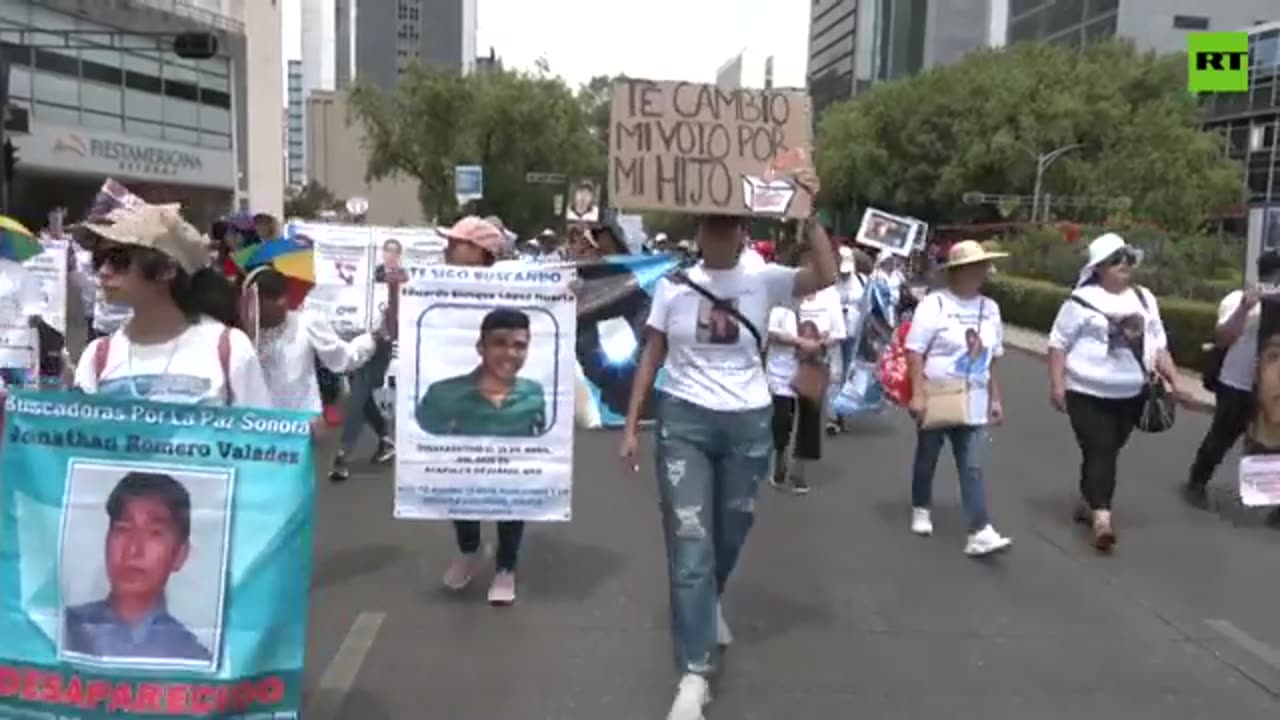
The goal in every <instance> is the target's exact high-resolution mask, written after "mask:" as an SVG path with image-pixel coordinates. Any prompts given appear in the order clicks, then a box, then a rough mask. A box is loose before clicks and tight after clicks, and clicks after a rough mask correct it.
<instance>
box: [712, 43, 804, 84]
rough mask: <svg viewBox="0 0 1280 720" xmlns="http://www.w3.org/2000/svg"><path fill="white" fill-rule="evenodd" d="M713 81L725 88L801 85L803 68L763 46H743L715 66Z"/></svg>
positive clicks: (802, 82)
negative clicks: (772, 53)
mask: <svg viewBox="0 0 1280 720" xmlns="http://www.w3.org/2000/svg"><path fill="white" fill-rule="evenodd" d="M715 82H716V85H717V86H719V87H721V88H724V89H726V90H729V89H734V88H752V89H770V88H800V87H804V71H803V70H802V69H801V68H799V67H793V66H791V65H789V64H788V63H786V62H785V61H782V60H779V59H778V58H777V57H775V56H774V55H771V54H769V53H767V52H765V51H763V50H757V49H754V48H747V49H744V50H742V51H741V52H739V53H738V54H737V55H734V56H733V57H731V58H729V59H728V60H727V61H725V63H724V64H722V65H721V66H720V67H719V68H718V69H717V70H716V80H715Z"/></svg>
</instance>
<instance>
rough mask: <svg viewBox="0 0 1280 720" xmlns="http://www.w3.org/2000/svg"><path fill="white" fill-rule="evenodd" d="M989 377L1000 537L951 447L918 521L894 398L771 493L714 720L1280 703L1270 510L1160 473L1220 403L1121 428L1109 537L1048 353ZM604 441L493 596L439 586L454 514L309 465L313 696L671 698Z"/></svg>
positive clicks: (652, 537)
mask: <svg viewBox="0 0 1280 720" xmlns="http://www.w3.org/2000/svg"><path fill="white" fill-rule="evenodd" d="M1004 382H1005V387H1006V395H1007V399H1006V405H1007V414H1008V424H1007V425H1006V426H1005V427H1003V428H1000V429H998V430H997V431H996V432H995V433H994V435H993V437H992V440H991V444H990V447H989V450H990V452H989V455H988V460H987V472H988V475H987V483H988V488H989V496H990V504H991V509H992V513H993V517H994V519H995V522H996V525H997V527H998V528H999V529H1000V530H1001V531H1002V532H1003V533H1005V534H1007V535H1010V536H1011V537H1012V538H1013V539H1014V546H1013V549H1012V550H1011V552H1010V553H1008V554H1006V555H1004V556H1002V557H999V558H996V559H993V560H988V561H974V560H971V559H968V558H966V557H965V556H964V555H963V554H962V552H961V550H962V546H963V541H964V538H963V533H964V530H963V520H962V514H961V512H960V508H959V500H958V492H957V485H956V481H955V473H954V471H953V469H952V468H951V467H950V459H949V456H946V455H944V458H943V462H942V463H941V464H940V470H939V477H938V485H937V486H938V492H937V493H936V495H937V507H936V508H935V523H936V525H937V530H936V532H935V535H934V536H933V537H932V538H929V539H922V538H918V537H915V536H913V535H911V534H910V533H909V532H908V530H907V521H908V518H907V514H908V501H907V491H908V468H909V463H910V458H911V452H912V446H913V436H912V432H911V430H910V428H909V426H908V424H907V423H906V422H905V420H904V419H903V418H902V417H900V416H898V415H897V414H896V413H890V414H887V415H886V416H884V417H882V418H879V419H876V420H871V421H867V422H864V423H862V424H861V425H860V426H859V427H857V428H856V429H855V430H854V431H853V432H851V433H849V434H847V435H845V436H842V437H839V438H836V439H834V440H833V441H831V442H829V443H828V445H827V447H826V458H825V459H824V461H823V462H822V463H821V466H820V471H819V472H817V473H814V475H813V476H812V477H813V482H814V486H815V488H814V492H813V493H812V494H811V495H809V496H808V497H792V496H789V495H783V494H780V493H777V492H775V491H773V490H771V489H769V488H767V487H766V488H764V489H763V490H762V494H761V497H762V500H763V501H762V502H761V503H760V504H759V505H758V508H759V522H758V524H757V527H756V530H755V532H754V534H753V536H752V538H751V540H750V543H749V546H748V548H747V551H746V554H745V559H744V561H743V564H742V566H741V569H740V572H739V573H738V575H737V577H736V579H735V580H734V582H733V583H732V585H731V587H730V590H729V593H728V595H727V599H726V608H727V615H728V618H729V622H730V623H731V625H732V626H733V628H734V631H735V634H736V636H737V644H735V645H734V647H733V648H732V650H731V651H730V654H729V656H728V658H727V662H726V667H725V670H724V672H723V674H722V677H721V678H720V680H719V681H718V683H717V702H716V703H715V705H713V707H712V709H711V711H710V715H709V717H710V718H712V720H727V719H732V720H755V719H760V720H778V719H779V718H784V717H792V718H822V717H873V718H878V719H888V718H912V719H916V718H927V717H948V718H950V719H951V720H964V719H967V718H974V719H975V720H1004V719H1006V718H1008V719H1010V720H1012V719H1013V718H1017V719H1018V720H1025V719H1027V718H1035V719H1041V718H1043V719H1050V718H1063V719H1064V720H1065V719H1067V718H1071V719H1072V720H1075V719H1076V718H1080V717H1095V718H1108V719H1109V718H1126V719H1129V720H1143V719H1146V718H1151V719H1153V720H1154V719H1156V718H1159V719H1160V720H1168V719H1170V718H1175V719H1176V718H1209V717H1212V716H1222V717H1230V718H1233V720H1246V719H1248V718H1267V719H1268V720H1271V719H1273V718H1275V717H1277V713H1280V650H1277V648H1280V623H1277V621H1276V613H1275V608H1276V599H1277V597H1280V552H1277V549H1280V532H1276V531H1274V530H1271V529H1268V528H1266V527H1265V526H1264V525H1263V523H1262V518H1261V514H1259V513H1255V512H1248V511H1245V510H1243V509H1241V508H1239V507H1238V505H1236V504H1235V501H1234V499H1233V497H1232V494H1231V492H1230V490H1228V489H1225V486H1229V485H1230V484H1231V483H1232V482H1233V481H1234V473H1233V472H1231V471H1230V470H1229V469H1228V470H1227V471H1224V472H1220V475H1219V480H1218V482H1219V483H1221V485H1222V486H1223V489H1221V490H1220V491H1219V492H1218V493H1216V495H1217V500H1218V504H1219V508H1218V511H1216V512H1203V511H1197V510H1193V509H1191V508H1188V507H1186V506H1184V505H1183V504H1182V503H1181V501H1180V499H1179V498H1178V496H1177V494H1176V492H1175V487H1176V485H1177V483H1178V482H1180V481H1181V479H1182V478H1183V477H1184V476H1185V471H1186V466H1187V464H1188V462H1189V461H1190V456H1191V454H1192V453H1193V452H1194V450H1195V447H1196V445H1197V443H1198V442H1199V439H1200V436H1201V435H1202V433H1203V432H1204V429H1205V427H1206V425H1207V420H1208V418H1207V417H1205V416H1202V415H1195V414H1191V413H1185V414H1183V415H1182V416H1181V417H1180V418H1179V421H1178V425H1177V427H1176V428H1174V429H1173V430H1172V431H1170V432H1169V433H1167V434H1165V435H1162V436H1142V437H1135V439H1134V441H1133V442H1132V443H1131V445H1130V446H1129V448H1128V449H1127V451H1126V453H1125V455H1124V457H1123V461H1122V473H1123V476H1122V478H1121V487H1120V491H1119V494H1118V498H1117V505H1116V523H1117V532H1118V533H1119V540H1120V542H1119V545H1118V547H1117V551H1116V553H1115V554H1114V555H1113V556H1111V557H1099V556H1097V555H1095V553H1094V552H1093V551H1092V550H1091V549H1090V548H1089V547H1088V546H1086V544H1085V542H1084V538H1083V536H1082V535H1081V533H1080V531H1079V530H1078V529H1077V528H1075V527H1073V525H1072V524H1071V522H1070V518H1069V510H1070V507H1071V502H1072V499H1073V497H1074V488H1075V485H1076V479H1075V478H1076V469H1077V463H1078V455H1077V451H1076V449H1075V446H1074V442H1073V440H1072V438H1071V434H1070V431H1069V429H1068V427H1067V422H1066V418H1065V417H1063V416H1061V415H1058V414H1056V413H1054V412H1053V411H1052V410H1051V409H1049V407H1048V403H1047V399H1046V387H1045V381H1044V368H1043V365H1042V364H1041V363H1039V362H1038V361H1036V360H1033V359H1030V358H1027V357H1022V356H1011V357H1010V358H1008V359H1007V361H1006V362H1005V363H1004ZM616 443H617V435H616V434H615V433H611V432H580V433H579V434H578V437H577V447H576V467H577V468H578V472H577V477H576V483H575V484H576V492H575V498H574V513H575V518H574V521H573V522H572V523H569V524H561V525H541V526H537V527H533V528H531V529H530V531H529V532H528V533H527V535H526V542H525V549H524V553H523V556H522V561H521V570H520V585H521V587H520V590H521V594H520V601H519V603H518V604H517V605H516V606H515V607H512V608H507V609H496V608H491V607H489V606H488V605H487V604H486V603H485V602H484V592H485V588H486V587H487V578H483V579H482V580H481V581H480V582H478V583H477V584H476V585H475V586H474V587H473V588H472V589H471V590H469V591H468V592H466V593H465V594H464V595H463V596H461V597H455V596H450V595H448V594H446V593H445V592H444V591H442V590H440V589H439V578H440V575H441V573H442V572H443V570H444V567H445V565H446V564H447V562H448V560H449V559H450V557H451V553H452V536H451V532H450V530H449V528H448V526H447V525H446V524H444V523H425V522H411V521H395V520H392V518H391V503H392V499H391V485H392V481H391V473H390V470H389V469H381V470H375V469H373V468H369V467H367V466H359V465H358V466H357V467H356V472H355V474H354V475H353V477H352V479H351V480H350V481H349V482H347V483H346V484H343V485H330V484H329V483H328V482H327V481H325V480H323V479H321V480H319V481H318V482H319V486H318V487H319V493H318V495H319V501H318V508H317V517H316V547H315V571H314V581H313V582H314V591H313V594H312V601H311V615H310V626H311V628H312V629H311V633H310V641H309V647H308V687H309V688H310V690H309V694H308V698H307V702H308V706H307V708H306V711H307V712H306V714H305V715H304V717H306V718H307V720H328V719H329V718H349V719H350V720H383V719H384V718H394V719H396V720H402V719H404V718H449V719H450V720H491V719H492V718H512V719H514V720H600V719H602V718H607V719H609V720H652V719H654V718H662V717H665V713H666V710H667V706H668V703H669V702H670V699H671V693H672V690H673V681H674V677H673V674H672V673H673V671H672V669H671V667H670V660H669V657H670V652H669V649H668V648H669V643H668V637H667V623H666V617H667V601H666V579H665V571H664V566H663V559H662V558H663V555H662V539H661V536H660V532H659V521H658V514H657V510H656V491H655V487H654V479H653V475H652V468H651V467H643V468H642V470H641V474H640V475H638V476H637V475H630V474H628V473H624V472H622V471H621V468H619V466H618V464H617V462H616V461H615V460H614V457H615V448H616ZM1230 467H1233V463H1232V461H1231V460H1229V461H1228V468H1230ZM486 532H487V533H491V528H488V527H487V528H486ZM488 537H489V538H490V540H491V538H492V535H491V534H490V535H489V536H488Z"/></svg>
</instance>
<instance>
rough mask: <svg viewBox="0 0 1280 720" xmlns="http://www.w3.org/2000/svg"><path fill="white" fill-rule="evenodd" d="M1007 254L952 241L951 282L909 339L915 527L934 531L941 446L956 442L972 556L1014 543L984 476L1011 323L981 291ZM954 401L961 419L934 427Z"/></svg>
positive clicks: (923, 307) (999, 412)
mask: <svg viewBox="0 0 1280 720" xmlns="http://www.w3.org/2000/svg"><path fill="white" fill-rule="evenodd" d="M1006 256H1007V255H1006V253H998V252H991V251H989V250H987V249H985V248H983V247H982V245H981V244H980V243H978V242H976V241H974V240H964V241H961V242H958V243H956V244H955V245H953V246H952V248H951V251H950V252H949V253H948V255H947V262H946V263H945V264H943V265H942V269H943V270H944V271H945V272H946V286H945V287H943V288H942V289H940V290H935V291H934V292H932V293H929V295H927V296H926V297H925V298H924V299H923V300H921V301H920V304H919V305H917V306H916V309H915V314H914V315H913V316H912V318H911V329H910V330H908V331H907V338H906V342H905V343H904V345H905V346H906V350H907V366H908V372H909V373H910V375H911V388H912V395H911V403H910V405H909V409H910V412H911V414H912V416H914V417H915V418H916V420H917V422H919V423H920V427H919V428H918V429H917V432H916V452H915V460H914V462H913V463H912V469H911V507H912V510H911V532H913V533H915V534H917V535H925V536H927V535H932V534H933V520H932V518H931V517H930V513H929V508H930V506H931V505H932V503H933V476H934V473H935V471H936V470H937V467H938V456H939V455H940V454H941V453H942V445H943V443H944V442H946V441H947V440H950V441H951V454H952V455H953V456H954V457H955V461H956V475H957V476H959V478H960V500H961V503H962V504H963V505H964V510H965V514H966V515H968V521H969V535H968V541H967V542H966V543H965V546H964V552H965V554H966V555H969V556H981V555H990V554H991V553H994V552H998V551H1001V550H1004V549H1005V548H1008V547H1009V545H1010V544H1011V542H1012V541H1011V540H1009V538H1007V537H1003V536H1002V535H1000V533H998V532H996V529H995V528H994V527H992V525H991V520H990V518H989V516H988V513H987V492H986V488H985V486H984V484H983V477H982V455H983V451H984V450H985V449H986V444H987V433H986V428H987V425H988V424H989V423H990V424H995V425H998V424H1000V423H1001V422H1003V420H1004V405H1003V401H1002V397H1001V392H1000V383H999V381H998V380H997V378H996V374H995V368H996V364H997V361H998V360H999V358H1000V357H1001V356H1002V355H1004V329H1003V328H1004V326H1003V323H1002V322H1001V320H1000V305H999V304H997V303H996V301H995V300H992V299H991V298H989V297H987V296H985V295H983V294H982V285H983V284H984V283H985V282H986V280H987V277H988V276H989V275H990V273H991V261H992V260H995V259H997V258H1002V257H1006ZM955 388H962V390H956V389H955ZM951 399H954V400H956V401H958V402H960V403H963V405H962V406H958V407H956V408H953V409H955V410H956V411H957V412H956V417H954V418H953V419H951V420H950V421H949V422H947V423H945V424H941V423H939V424H936V425H935V422H936V421H938V420H940V418H941V415H942V410H943V408H942V406H943V404H946V403H947V402H948V400H951ZM935 413H936V415H935Z"/></svg>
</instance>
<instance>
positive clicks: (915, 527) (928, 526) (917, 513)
mask: <svg viewBox="0 0 1280 720" xmlns="http://www.w3.org/2000/svg"><path fill="white" fill-rule="evenodd" d="M911 532H913V533H915V534H917V535H925V536H928V535H932V534H933V521H932V520H930V519H929V508H911Z"/></svg>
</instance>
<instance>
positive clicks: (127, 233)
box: [83, 204, 209, 274]
mask: <svg viewBox="0 0 1280 720" xmlns="http://www.w3.org/2000/svg"><path fill="white" fill-rule="evenodd" d="M181 208H182V206H181V205H177V204H172V205H143V206H142V207H137V208H121V209H118V210H114V211H112V212H111V213H110V214H109V215H107V217H106V220H107V221H108V222H92V223H85V224H84V226H83V227H84V228H85V229H86V230H89V231H90V232H92V233H93V234H95V235H98V236H100V237H102V238H104V239H106V240H109V241H111V242H115V243H120V244H121V245H133V246H135V247H144V248H150V249H152V250H155V251H156V252H158V253H160V254H162V255H166V256H168V257H170V258H172V259H173V260H174V261H175V262H177V263H178V266H179V267H181V268H182V269H183V270H185V271H186V272H187V273H188V274H194V273H195V272H196V271H197V270H199V269H201V268H203V267H205V266H206V265H208V264H209V248H208V242H207V241H206V240H205V238H204V236H203V235H201V234H200V231H199V230H196V229H195V227H194V226H192V225H191V223H189V222H187V221H186V220H183V219H182V213H181Z"/></svg>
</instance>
